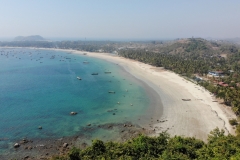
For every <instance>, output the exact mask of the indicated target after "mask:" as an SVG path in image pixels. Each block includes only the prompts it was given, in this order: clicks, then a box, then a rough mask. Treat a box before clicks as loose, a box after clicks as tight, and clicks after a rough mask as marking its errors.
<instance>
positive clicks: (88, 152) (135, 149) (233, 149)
mask: <svg viewBox="0 0 240 160" xmlns="http://www.w3.org/2000/svg"><path fill="white" fill-rule="evenodd" d="M52 159H53V160H82V159H96V160H97V159H101V160H105V159H106V160H107V159H109V160H110V159H122V160H125V159H162V160H167V159H178V160H187V159H200V160H208V159H216V160H219V159H231V160H238V159H240V139H239V138H238V137H235V136H232V135H227V136H225V135H224V131H220V130H219V129H215V130H213V131H212V132H211V133H210V135H209V138H208V142H207V143H204V142H203V141H201V140H198V139H195V138H188V137H187V138H184V137H180V136H175V137H172V138H170V137H169V135H168V134H167V133H161V134H160V135H159V136H158V137H148V136H143V135H140V136H139V137H137V138H134V139H132V140H129V141H126V142H125V143H117V142H106V143H104V142H102V141H100V140H94V141H93V143H92V145H91V146H90V147H88V148H86V149H83V150H80V149H77V148H73V149H71V150H70V152H69V153H68V154H67V155H64V156H56V157H54V158H52Z"/></svg>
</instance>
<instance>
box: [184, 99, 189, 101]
mask: <svg viewBox="0 0 240 160" xmlns="http://www.w3.org/2000/svg"><path fill="white" fill-rule="evenodd" d="M182 100H183V101H191V99H182Z"/></svg>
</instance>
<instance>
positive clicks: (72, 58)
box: [0, 48, 150, 153]
mask: <svg viewBox="0 0 240 160" xmlns="http://www.w3.org/2000/svg"><path fill="white" fill-rule="evenodd" d="M105 72H108V73H105ZM109 72H111V73H109ZM92 73H98V75H92ZM78 76H79V77H80V78H82V80H78V79H77V77H78ZM109 91H114V92H115V93H109ZM118 102H119V103H118ZM149 103H150V101H149V97H148V96H147V94H146V92H145V90H144V89H143V87H142V86H141V83H140V82H139V80H136V79H135V78H134V77H132V76H130V75H129V74H128V73H126V72H125V71H124V70H123V69H122V68H121V67H120V66H119V65H117V64H113V63H109V62H106V61H104V60H100V59H95V58H90V57H88V56H87V55H84V54H74V53H71V52H67V51H66V52H63V51H53V50H40V49H26V48H25V49H23V48H0V153H1V152H3V151H4V150H6V149H11V148H13V144H14V143H15V142H19V140H21V139H23V138H25V137H27V138H29V139H34V138H43V139H44V138H59V137H63V136H74V135H78V134H80V133H79V132H80V131H81V128H82V127H86V126H87V124H89V123H91V124H95V125H99V124H106V123H124V122H126V121H128V122H133V123H135V122H137V120H138V118H139V117H140V116H142V115H143V114H144V113H145V111H146V110H147V106H149ZM131 104H132V105H131ZM72 111H74V112H77V113H78V114H77V115H74V116H71V115H70V112H72ZM113 113H115V115H113ZM39 126H42V129H41V130H40V129H38V127H39ZM94 136H97V133H94Z"/></svg>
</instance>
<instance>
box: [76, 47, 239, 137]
mask: <svg viewBox="0 0 240 160" xmlns="http://www.w3.org/2000/svg"><path fill="white" fill-rule="evenodd" d="M71 51H72V53H75V54H82V52H81V51H74V50H71ZM85 53H87V56H91V57H95V58H100V59H103V60H106V61H109V62H112V63H116V64H119V65H120V66H122V67H123V68H124V69H125V70H126V71H127V72H129V73H130V74H132V75H133V76H135V77H136V78H137V79H139V80H141V81H143V82H144V83H145V84H146V85H148V86H149V87H150V88H152V89H153V90H154V91H155V92H156V93H157V94H158V96H159V98H160V99H161V102H162V106H163V110H162V114H159V113H158V111H159V110H158V109H159V107H158V106H155V107H153V108H152V109H153V110H154V109H155V111H154V113H155V115H154V116H152V117H154V118H153V120H154V121H152V123H153V125H152V126H151V125H149V129H153V130H154V131H155V133H154V134H150V135H151V136H155V135H158V133H161V132H162V131H166V130H167V131H168V133H170V135H172V136H174V135H181V136H190V137H195V138H198V139H201V140H204V141H206V140H207V138H208V134H209V133H210V131H212V130H213V129H215V128H216V127H218V128H219V129H223V130H225V133H227V134H228V133H230V134H233V135H234V134H235V130H234V129H233V128H232V126H231V125H230V124H229V122H228V120H229V119H232V118H236V115H235V114H234V113H233V112H232V111H231V109H230V108H229V107H227V106H225V105H222V104H219V103H216V102H215V101H216V98H215V97H214V96H213V95H211V93H210V92H209V91H207V90H205V89H204V88H203V87H201V86H198V85H196V84H194V83H192V82H190V81H187V80H185V79H184V78H182V77H180V76H179V75H177V74H175V73H173V72H171V71H167V70H164V69H162V68H157V67H154V66H151V65H148V64H144V63H141V62H138V61H135V60H131V59H126V58H123V57H119V56H114V55H111V54H108V53H93V52H85ZM184 98H189V99H191V101H183V100H182V99H184ZM157 116H159V117H157ZM156 119H157V121H156Z"/></svg>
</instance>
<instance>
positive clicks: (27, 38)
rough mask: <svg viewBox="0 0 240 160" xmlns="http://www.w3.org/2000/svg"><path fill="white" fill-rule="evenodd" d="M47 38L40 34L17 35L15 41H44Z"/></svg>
mask: <svg viewBox="0 0 240 160" xmlns="http://www.w3.org/2000/svg"><path fill="white" fill-rule="evenodd" d="M44 40H45V39H44V38H43V37H41V36H39V35H32V36H17V37H15V38H14V41H44Z"/></svg>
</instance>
